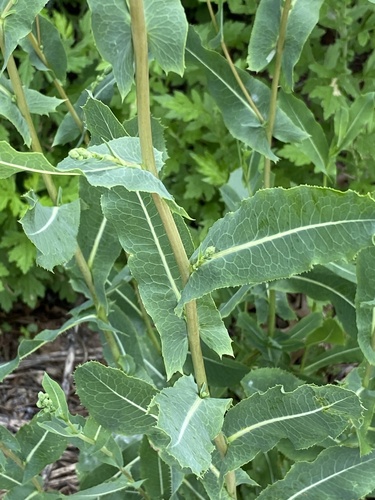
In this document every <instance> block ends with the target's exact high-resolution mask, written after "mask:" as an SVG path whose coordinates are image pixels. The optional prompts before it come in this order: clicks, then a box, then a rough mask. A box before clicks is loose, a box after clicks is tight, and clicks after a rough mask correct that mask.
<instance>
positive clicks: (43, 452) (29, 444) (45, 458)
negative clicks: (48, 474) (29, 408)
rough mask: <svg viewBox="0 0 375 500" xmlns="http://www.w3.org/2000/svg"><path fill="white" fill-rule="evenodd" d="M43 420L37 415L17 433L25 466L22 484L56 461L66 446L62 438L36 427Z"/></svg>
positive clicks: (65, 441)
mask: <svg viewBox="0 0 375 500" xmlns="http://www.w3.org/2000/svg"><path fill="white" fill-rule="evenodd" d="M45 418H46V417H43V416H39V415H38V416H37V417H34V419H33V420H32V421H31V422H30V423H29V424H26V425H24V426H23V427H21V429H20V430H19V431H18V433H17V440H18V442H19V443H20V447H21V450H22V455H23V461H24V464H25V470H24V477H23V481H24V482H27V481H29V480H30V479H31V478H32V477H34V476H36V475H37V474H39V472H41V471H42V470H43V469H44V467H45V466H46V465H48V464H51V463H53V462H55V461H56V460H58V459H59V458H60V456H61V454H62V453H63V451H64V450H65V448H66V446H67V440H66V439H65V438H64V437H62V436H57V435H55V434H52V433H50V432H48V431H47V430H45V429H42V428H41V427H40V426H39V425H38V422H42V421H43V420H44V419H45Z"/></svg>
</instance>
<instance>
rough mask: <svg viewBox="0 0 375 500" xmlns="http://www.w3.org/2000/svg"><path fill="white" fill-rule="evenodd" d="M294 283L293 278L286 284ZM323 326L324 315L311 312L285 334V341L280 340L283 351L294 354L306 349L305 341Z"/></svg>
mask: <svg viewBox="0 0 375 500" xmlns="http://www.w3.org/2000/svg"><path fill="white" fill-rule="evenodd" d="M314 271H315V270H314ZM314 271H312V272H314ZM296 278H298V276H296ZM292 281H293V278H291V279H290V280H285V282H286V283H287V285H286V287H287V286H288V284H289V283H290V282H292ZM297 283H298V280H297ZM276 286H277V285H276ZM322 324H323V315H322V313H320V312H311V313H310V314H308V315H307V316H305V317H304V318H302V319H301V320H300V321H298V322H297V323H296V324H295V325H294V326H292V328H290V329H289V330H288V332H286V334H283V336H285V339H281V340H279V342H280V345H281V346H282V349H283V351H286V352H293V351H296V350H297V349H301V348H304V347H305V339H306V338H307V337H308V336H309V335H310V334H311V333H312V332H314V331H315V330H316V329H317V328H319V327H321V326H322Z"/></svg>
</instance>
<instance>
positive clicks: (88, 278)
mask: <svg viewBox="0 0 375 500" xmlns="http://www.w3.org/2000/svg"><path fill="white" fill-rule="evenodd" d="M0 49H1V52H2V53H3V55H4V53H5V51H4V38H3V30H2V25H1V24H0ZM7 70H8V75H9V78H10V81H11V82H12V87H13V92H14V95H15V96H16V101H17V106H18V108H19V110H20V112H21V114H22V116H23V117H24V118H25V121H26V123H27V126H28V129H29V132H30V136H31V149H32V150H33V151H34V152H37V153H42V154H43V149H42V146H41V144H40V142H39V137H38V133H37V131H36V129H35V126H34V122H33V120H32V117H31V114H30V111H29V107H28V104H27V101H26V97H25V93H24V91H23V87H22V82H21V79H20V76H19V74H18V69H17V66H16V63H15V61H14V58H13V56H12V55H11V56H10V57H9V60H8V63H7ZM42 178H43V181H44V184H45V186H46V189H47V192H48V195H49V197H50V198H51V200H52V203H53V204H54V205H57V202H58V194H57V189H56V186H55V184H54V182H53V179H52V176H51V175H48V174H42ZM75 259H76V263H77V266H78V268H79V269H80V271H81V273H82V276H83V279H84V280H85V283H86V285H87V288H88V289H89V291H90V293H91V295H92V299H93V301H94V304H95V307H96V310H97V315H98V317H99V318H100V319H101V320H102V321H103V322H105V323H108V318H107V315H106V313H105V311H104V308H103V307H102V306H101V305H100V303H99V301H98V298H97V295H96V291H95V286H94V282H93V279H92V274H91V271H90V268H89V266H88V264H87V261H86V259H85V257H84V255H83V253H82V250H81V249H80V247H79V246H78V247H77V250H76V252H75ZM103 333H104V336H105V339H106V341H107V343H108V345H109V347H110V349H111V352H112V356H113V358H114V360H115V362H117V360H118V359H119V357H120V355H121V353H120V350H119V347H118V345H117V343H116V340H115V338H114V336H113V334H112V332H110V331H103Z"/></svg>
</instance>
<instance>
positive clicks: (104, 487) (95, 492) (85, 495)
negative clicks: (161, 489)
mask: <svg viewBox="0 0 375 500" xmlns="http://www.w3.org/2000/svg"><path fill="white" fill-rule="evenodd" d="M142 483H143V480H142V481H130V479H128V478H127V477H126V476H120V477H118V478H117V479H114V480H113V481H106V482H104V483H101V484H98V485H97V486H93V487H92V488H87V489H85V490H81V491H79V492H78V493H73V495H69V498H72V499H73V500H86V499H87V500H88V499H90V498H91V499H92V500H97V499H98V498H105V497H106V496H107V495H115V494H116V493H117V492H119V491H122V492H123V491H124V490H127V489H133V488H134V489H138V488H139V487H140V486H141V485H142ZM133 493H135V492H133ZM124 494H125V493H122V495H124ZM133 496H134V494H133V495H132V497H133ZM67 498H68V497H67ZM109 498H111V497H109ZM123 498H127V497H125V496H124V497H123Z"/></svg>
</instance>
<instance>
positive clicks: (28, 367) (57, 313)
mask: <svg viewBox="0 0 375 500" xmlns="http://www.w3.org/2000/svg"><path fill="white" fill-rule="evenodd" d="M50 302H51V301H48V302H47V303H41V304H40V305H39V307H38V308H37V309H36V310H34V311H32V310H30V309H28V308H27V307H25V305H24V304H19V305H17V306H16V307H15V308H14V309H13V310H12V311H11V312H10V313H4V312H2V311H0V363H2V362H6V361H9V360H11V359H13V358H14V357H15V356H16V353H17V347H18V344H19V342H20V340H21V339H22V338H24V333H25V327H27V326H28V325H33V327H34V325H35V329H36V332H40V331H42V330H44V329H46V328H48V329H55V328H58V327H59V326H61V325H62V324H63V323H64V322H65V321H66V320H67V319H69V315H68V310H69V307H68V306H67V304H64V303H59V302H58V301H56V303H54V304H51V303H50ZM4 329H5V330H6V331H3V330H4ZM90 359H96V360H102V348H101V344H100V340H99V335H98V334H97V333H95V332H92V331H90V330H89V329H88V328H87V327H86V326H85V325H83V326H82V325H80V327H79V328H78V329H77V330H73V329H72V330H70V331H67V332H66V333H64V334H62V335H60V336H59V337H58V338H57V339H56V340H55V342H52V343H50V344H46V345H45V346H43V347H42V348H40V349H39V350H38V351H36V352H35V353H33V354H31V355H30V356H28V357H27V358H26V359H25V360H23V361H22V362H21V364H20V366H19V367H18V369H17V370H15V371H14V372H13V373H11V374H10V375H9V376H8V377H6V378H5V379H4V381H3V382H2V383H1V384H0V425H1V426H5V427H6V428H7V429H8V430H9V431H11V432H13V433H15V432H17V430H18V429H19V428H20V427H22V426H23V425H24V424H26V423H28V422H29V421H30V420H31V419H32V418H33V416H34V415H35V414H36V413H37V412H38V411H39V409H38V408H37V407H36V402H37V399H38V393H39V391H43V388H42V379H43V375H44V372H47V373H48V375H49V376H50V377H51V378H53V379H54V380H56V381H57V382H59V383H60V384H61V386H62V388H63V390H64V392H65V394H66V397H67V401H68V405H69V410H70V412H71V413H72V414H77V413H79V414H82V415H85V409H84V408H83V407H82V406H81V405H80V403H79V400H78V397H77V396H76V394H75V391H74V386H73V378H72V373H73V371H74V369H75V367H76V366H77V365H79V364H81V363H83V362H85V361H88V360H90ZM77 461H78V450H77V449H76V448H74V447H72V446H70V447H68V448H67V450H66V451H65V452H64V454H63V455H62V457H61V458H60V460H59V461H58V462H56V463H54V464H52V465H50V466H48V467H46V468H45V470H44V471H43V472H42V476H43V479H44V482H45V489H46V490H47V489H53V490H57V491H60V492H61V493H63V494H65V495H69V494H72V493H75V492H76V491H78V479H77V476H76V473H75V464H76V463H77ZM3 496H4V492H3V491H1V490H0V498H3Z"/></svg>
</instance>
